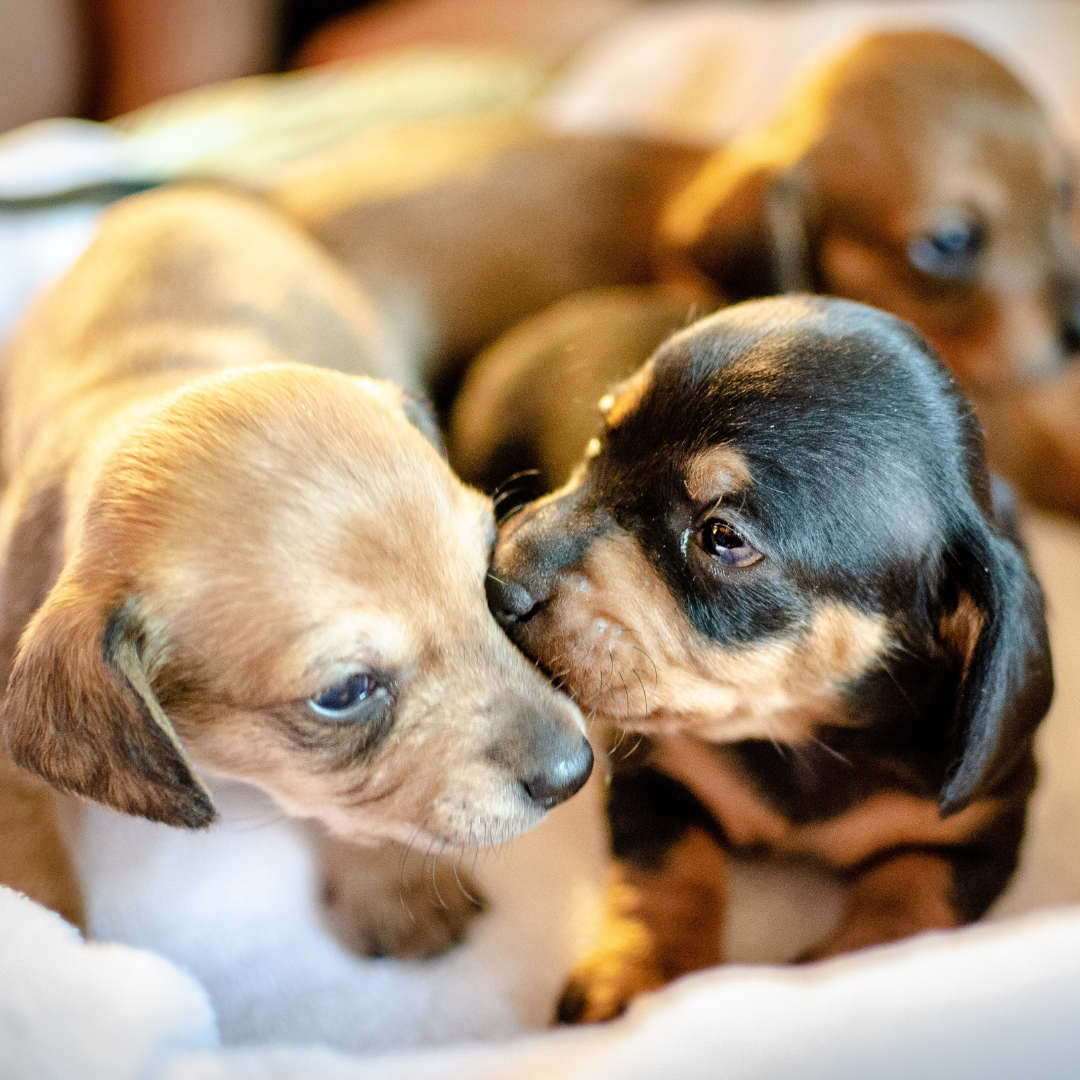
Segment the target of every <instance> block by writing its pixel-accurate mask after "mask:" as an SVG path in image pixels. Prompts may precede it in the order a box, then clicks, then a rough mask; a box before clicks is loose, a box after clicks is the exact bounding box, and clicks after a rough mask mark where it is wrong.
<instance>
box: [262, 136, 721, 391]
mask: <svg viewBox="0 0 1080 1080" xmlns="http://www.w3.org/2000/svg"><path fill="white" fill-rule="evenodd" d="M705 158H706V153H705V151H702V150H700V149H697V148H692V147H681V146H675V145H669V144H664V143H657V142H649V141H647V140H641V139H630V138H609V137H605V136H588V135H569V134H562V133H558V132H552V131H548V130H545V129H543V128H542V127H540V126H538V125H536V124H532V123H526V122H522V121H517V120H511V121H507V120H505V119H495V120H491V119H481V120H475V119H473V120H465V121H456V122H442V123H439V124H434V125H433V124H422V125H417V126H415V127H405V128H403V129H396V130H394V131H392V132H391V133H389V134H388V135H385V136H381V137H375V138H372V137H367V138H365V139H364V140H361V141H359V143H358V144H357V145H356V146H355V147H353V148H350V146H349V145H346V146H345V147H344V148H342V149H341V150H339V151H336V152H334V153H333V154H330V155H327V156H326V157H325V158H322V159H319V160H316V161H314V162H311V163H309V164H307V165H305V166H304V167H302V168H300V169H298V170H297V173H296V174H295V175H294V176H292V177H290V178H288V179H285V180H283V181H282V182H281V183H280V184H279V185H278V186H277V187H276V188H275V189H274V190H273V191H271V192H269V193H268V196H269V198H270V199H271V200H272V201H273V202H275V203H276V205H278V206H279V207H280V208H281V209H282V210H283V211H284V212H285V213H287V214H288V215H289V216H290V217H292V218H293V220H295V221H297V222H299V223H300V224H301V225H302V226H303V227H304V228H306V229H307V230H309V231H310V232H311V234H312V235H313V236H315V238H316V239H317V240H319V241H320V242H321V243H322V244H323V245H325V247H326V249H327V250H328V251H329V252H330V253H331V254H332V255H333V256H334V257H335V258H336V259H337V260H338V261H339V262H340V263H341V265H342V266H344V267H345V268H346V269H347V270H348V272H349V273H350V274H351V275H352V276H353V278H354V279H355V280H356V281H358V282H359V283H360V284H361V285H362V286H363V288H364V290H365V291H366V292H368V293H369V294H370V295H371V296H372V297H373V298H374V299H375V300H376V301H377V302H378V303H379V305H380V306H381V307H382V309H383V310H384V311H385V312H386V313H387V314H388V317H389V319H390V320H391V322H392V323H393V325H394V326H395V328H396V329H397V332H398V334H399V336H400V337H401V339H402V340H403V341H404V342H405V343H406V345H407V347H408V349H409V351H410V354H411V355H412V356H413V357H414V358H415V362H416V364H417V366H418V368H419V369H420V371H421V372H422V374H423V377H424V384H425V385H426V386H427V387H428V388H429V389H430V391H431V392H433V393H434V395H435V398H436V401H437V403H440V404H448V403H449V401H450V400H451V399H452V396H453V392H454V391H455V390H456V389H457V385H458V383H459V382H460V379H461V375H462V373H463V370H464V367H465V365H466V364H467V363H468V361H469V360H471V359H472V358H473V357H474V356H475V355H476V353H477V352H478V351H479V350H480V349H482V348H483V347H484V346H485V345H488V344H490V343H491V342H492V341H494V340H495V338H496V337H498V336H499V334H501V333H502V332H503V331H504V330H507V329H509V328H510V327H511V326H513V325H514V324H515V323H516V322H518V321H519V320H520V319H523V318H525V317H526V316H528V315H532V314H534V313H535V312H538V311H541V310H542V309H543V308H545V307H547V306H548V305H549V304H552V303H554V302H555V301H557V300H559V299H561V298H562V297H564V296H568V295H570V294H571V293H574V292H577V291H578V290H580V289H586V288H594V287H599V286H610V285H623V284H645V283H648V282H651V281H654V280H655V279H656V278H657V277H658V276H659V275H660V273H661V265H660V263H659V262H658V258H659V256H658V251H657V237H658V227H659V219H660V215H661V213H662V212H663V209H664V206H665V204H666V201H667V199H668V197H669V196H670V195H671V194H672V193H673V192H675V191H676V190H678V189H679V188H681V187H682V186H684V185H685V184H686V183H687V182H688V181H689V180H690V178H691V177H692V176H693V174H694V172H695V171H696V169H697V168H698V167H699V166H700V165H701V164H702V162H704V160H705Z"/></svg>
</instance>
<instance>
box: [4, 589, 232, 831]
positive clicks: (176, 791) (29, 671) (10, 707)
mask: <svg viewBox="0 0 1080 1080" xmlns="http://www.w3.org/2000/svg"><path fill="white" fill-rule="evenodd" d="M0 727H2V730H3V732H4V737H5V740H6V742H7V747H8V751H9V752H10V754H11V757H12V759H13V760H14V761H15V762H17V763H18V764H19V765H22V766H23V767H24V768H27V769H29V770H30V771H31V772H35V773H37V774H38V775H39V776H41V777H43V778H44V779H45V780H48V781H49V782H50V783H51V784H53V785H54V786H55V787H57V788H60V789H61V790H62V791H66V792H69V793H71V794H75V795H81V796H85V797H86V798H89V799H94V800H95V801H97V802H100V803H104V804H105V805H106V806H111V807H113V808H114V809H116V810H121V811H123V812H124V813H125V814H134V815H136V816H138V817H144V818H149V819H150V820H151V821H161V822H164V823H165V824H167V825H180V826H183V827H185V828H189V829H196V828H200V827H202V826H204V825H209V824H210V822H211V821H212V820H213V819H214V806H213V803H212V802H211V799H210V794H209V792H207V790H206V788H205V787H204V786H203V785H202V784H201V783H200V781H199V780H198V779H197V778H196V776H195V773H194V770H193V768H192V766H191V762H190V761H189V760H188V757H187V754H186V753H185V752H184V748H183V747H182V746H181V745H180V741H179V739H178V738H177V736H176V732H175V731H174V730H173V726H172V724H171V723H170V721H169V718H168V717H167V716H166V715H165V713H164V711H163V710H162V708H161V706H160V704H159V703H158V701H157V699H156V698H155V697H154V694H153V691H152V690H151V688H150V684H149V682H148V681H147V678H146V671H145V668H144V666H143V663H142V660H141V658H140V656H139V632H138V627H137V626H136V625H135V623H134V618H133V614H132V612H131V610H130V606H121V607H118V608H117V609H115V610H114V611H113V612H112V613H111V614H110V613H107V612H104V611H102V610H101V608H100V605H98V604H97V603H95V601H94V599H93V598H92V597H91V596H89V595H88V594H87V590H85V589H84V588H83V587H82V586H80V585H79V584H76V583H65V582H64V581H63V580H61V581H60V582H59V583H57V585H56V587H55V588H54V589H53V590H52V592H51V593H50V594H49V597H48V599H47V600H46V601H45V603H44V604H43V605H42V607H41V609H40V610H39V611H38V612H37V614H36V615H35V616H34V618H33V619H32V620H31V622H30V624H29V626H28V627H27V628H26V631H25V632H24V634H23V636H22V639H21V641H20V643H19V650H18V654H17V655H16V659H15V666H14V669H13V671H12V674H11V680H10V682H9V684H8V693H7V697H6V698H5V700H4V703H3V707H2V709H0Z"/></svg>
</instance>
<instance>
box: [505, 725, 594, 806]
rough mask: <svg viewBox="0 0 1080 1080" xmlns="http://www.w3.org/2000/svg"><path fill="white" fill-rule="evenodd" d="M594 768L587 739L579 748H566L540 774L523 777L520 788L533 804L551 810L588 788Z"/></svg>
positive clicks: (582, 740)
mask: <svg viewBox="0 0 1080 1080" xmlns="http://www.w3.org/2000/svg"><path fill="white" fill-rule="evenodd" d="M592 767H593V752H592V747H591V746H590V745H589V740H588V739H585V738H582V739H581V740H580V741H579V742H578V744H577V745H576V746H567V747H566V748H565V751H564V752H562V753H560V754H559V755H558V756H556V757H554V758H552V760H550V761H548V762H545V764H544V766H543V767H542V768H541V769H540V771H538V772H537V773H535V774H534V775H532V776H529V777H526V778H524V779H523V780H522V781H521V786H522V787H523V788H524V789H525V794H526V795H528V796H529V798H530V799H532V801H533V802H534V803H536V804H537V805H538V806H542V807H543V808H544V809H545V810H550V809H551V808H552V807H553V806H558V805H559V803H561V802H566V800H567V799H569V798H570V796H571V795H575V794H577V792H579V791H580V790H581V789H582V788H583V787H584V786H585V781H586V780H588V779H589V774H590V773H591V772H592Z"/></svg>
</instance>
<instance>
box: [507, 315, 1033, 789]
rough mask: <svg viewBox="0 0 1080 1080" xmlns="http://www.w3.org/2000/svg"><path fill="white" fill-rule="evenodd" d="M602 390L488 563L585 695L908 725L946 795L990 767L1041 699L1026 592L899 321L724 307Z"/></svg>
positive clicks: (604, 703) (807, 719) (742, 720)
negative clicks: (578, 434) (576, 436)
mask: <svg viewBox="0 0 1080 1080" xmlns="http://www.w3.org/2000/svg"><path fill="white" fill-rule="evenodd" d="M602 405H603V407H604V409H605V410H606V415H605V424H604V429H603V433H602V435H601V436H600V438H599V439H598V440H595V441H594V443H593V444H592V447H591V450H592V453H591V456H590V457H589V458H588V459H587V460H586V462H585V463H583V465H582V466H581V467H580V469H579V471H578V473H577V474H576V475H575V477H574V478H573V479H572V480H571V481H570V482H569V483H568V485H567V486H566V487H565V488H563V489H561V490H560V491H558V492H556V493H554V494H553V495H551V496H549V497H547V498H546V499H543V500H541V501H539V502H537V503H534V504H533V505H532V506H531V507H529V508H527V509H526V510H524V511H523V512H521V513H520V514H518V515H517V516H516V517H513V518H511V519H510V521H509V522H508V523H507V524H506V526H505V527H504V530H503V533H502V536H501V537H500V540H499V544H498V546H497V548H496V553H495V557H494V560H493V565H492V575H491V577H490V578H489V584H488V592H489V597H490V599H491V602H492V606H493V609H494V610H495V611H496V614H497V615H498V617H499V618H500V620H501V621H502V622H503V623H504V625H506V626H507V628H508V631H509V632H510V634H511V636H512V637H513V638H514V640H515V641H517V642H518V643H519V644H520V645H521V646H522V648H523V649H524V650H525V651H526V652H528V653H529V654H531V655H533V656H535V657H536V658H537V660H538V661H539V662H540V663H541V665H542V666H543V667H545V668H546V669H547V670H548V671H549V672H550V673H551V674H552V675H553V676H556V677H558V678H559V679H561V680H563V681H564V682H565V684H566V685H568V686H569V687H570V688H571V689H572V690H573V691H574V693H575V695H576V699H577V700H578V702H579V703H580V704H581V706H582V708H583V709H584V710H585V711H589V710H595V712H596V713H597V715H598V716H600V717H601V718H604V719H607V720H609V721H613V722H614V723H616V724H618V725H620V726H622V727H624V728H631V729H638V730H643V731H649V732H671V733H674V732H686V733H689V734H693V735H696V736H699V737H701V738H704V739H706V740H709V741H731V740H736V739H742V738H771V739H774V740H776V741H778V742H788V743H792V744H798V743H799V742H801V741H803V740H805V739H807V738H809V737H811V736H812V733H813V731H814V730H815V729H816V728H819V727H821V726H834V725H839V726H866V727H869V726H872V725H879V726H883V727H893V728H895V734H896V737H897V738H898V739H899V740H900V741H901V743H902V742H904V740H910V738H911V732H912V731H914V730H919V731H923V732H926V734H925V735H924V736H920V738H923V737H924V738H925V739H927V740H928V742H929V746H928V751H927V756H928V757H929V758H930V759H932V760H936V761H937V764H938V773H937V777H936V779H935V780H934V783H936V784H937V786H938V789H939V790H940V791H941V792H942V796H943V799H944V800H945V802H946V805H947V806H948V807H949V808H959V807H960V806H962V805H964V804H965V802H966V801H967V800H969V799H971V798H972V797H974V796H975V795H976V794H977V793H978V792H980V791H983V790H986V789H987V786H988V785H990V786H992V785H993V784H994V783H995V782H996V780H997V779H999V778H1000V776H1001V775H1002V773H1003V772H1004V771H1008V770H1009V769H1010V768H1011V766H1012V765H1013V764H1014V761H1015V759H1016V755H1018V754H1019V753H1021V752H1022V751H1023V750H1024V749H1026V747H1027V745H1028V744H1027V742H1026V741H1025V740H1026V739H1028V737H1029V736H1030V733H1031V731H1032V729H1033V727H1034V725H1035V724H1036V723H1037V722H1038V721H1039V719H1041V717H1042V715H1043V713H1045V711H1046V708H1047V707H1048V704H1049V693H1050V689H1051V678H1050V672H1049V653H1048V648H1047V642H1046V629H1045V624H1044V621H1043V615H1042V603H1041V597H1040V593H1039V589H1038V586H1037V584H1036V582H1035V581H1034V579H1033V577H1032V576H1031V574H1030V572H1029V570H1028V568H1027V566H1026V565H1025V562H1024V560H1023V557H1022V556H1021V554H1020V552H1019V551H1018V549H1017V548H1016V546H1015V545H1014V544H1013V543H1012V542H1011V541H1010V540H1009V539H1008V538H1007V537H1005V536H1004V535H1002V534H1001V533H1000V532H999V530H998V527H997V525H996V524H995V520H994V511H993V507H992V501H991V494H990V487H989V481H988V478H987V473H986V469H985V465H984V463H983V459H982V453H981V436H980V433H979V430H978V427H977V424H976V423H975V421H974V419H973V418H972V416H971V414H970V412H969V410H968V409H967V407H966V406H965V404H964V403H963V402H962V400H961V399H960V397H959V396H958V394H957V392H956V391H955V389H954V387H953V384H952V381H951V380H950V378H949V376H948V374H947V373H946V372H945V371H944V369H943V368H942V367H941V365H940V363H939V362H938V361H937V360H936V358H935V357H934V356H933V355H932V353H930V351H929V349H928V347H927V346H926V344H925V342H924V341H923V340H922V339H921V338H920V337H919V335H918V334H917V333H915V332H914V331H913V330H912V329H911V328H910V327H909V326H907V325H906V324H904V323H902V322H900V321H899V320H897V319H895V318H892V317H891V316H888V315H885V314H883V313H881V312H878V311H874V310H872V309H870V308H865V307H863V306H862V305H858V304H852V303H849V302H846V301H836V300H834V301H828V300H821V299H808V298H790V299H778V300H766V301H757V302H753V303H747V304H742V305H738V306H736V307H734V308H729V309H726V310H724V311H722V312H720V313H719V314H717V315H715V316H712V317H711V318H708V319H705V320H703V321H701V322H699V323H697V324H695V325H694V326H693V327H691V328H689V329H688V330H686V331H684V332H682V333H680V334H677V335H676V336H675V337H673V338H671V339H670V340H669V341H668V342H667V343H666V344H665V345H664V346H662V347H661V348H660V350H659V351H658V352H657V353H656V354H655V355H654V357H653V358H652V359H651V360H650V361H649V363H648V364H646V366H645V367H644V368H643V369H642V370H641V371H639V372H638V373H637V374H636V375H635V376H633V377H632V378H631V379H630V380H629V381H628V382H627V383H626V384H624V386H623V387H622V389H621V390H620V391H619V392H618V393H617V394H615V395H614V396H613V397H612V398H611V399H610V400H607V401H605V402H604V403H602ZM901 676H902V677H903V678H904V679H905V680H907V681H909V682H910V683H911V684H912V685H913V686H914V687H915V688H916V689H915V690H914V691H913V692H912V693H911V694H907V693H906V692H901V691H899V690H897V688H896V687H897V685H898V683H897V682H896V681H894V679H900V678H901ZM905 685H906V683H905Z"/></svg>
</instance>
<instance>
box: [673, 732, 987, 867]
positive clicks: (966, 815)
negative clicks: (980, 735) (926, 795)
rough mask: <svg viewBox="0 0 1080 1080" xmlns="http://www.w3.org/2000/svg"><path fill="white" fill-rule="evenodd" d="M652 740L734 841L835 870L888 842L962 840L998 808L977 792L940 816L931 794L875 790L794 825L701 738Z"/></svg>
mask: <svg viewBox="0 0 1080 1080" xmlns="http://www.w3.org/2000/svg"><path fill="white" fill-rule="evenodd" d="M654 745H655V754H656V759H657V764H658V766H659V767H660V768H661V769H662V770H663V771H664V772H665V773H667V774H668V775H669V776H672V777H674V778H675V779H677V780H680V781H681V782H682V783H683V784H685V785H686V786H687V787H688V788H689V789H690V790H691V791H692V792H693V793H694V794H695V795H696V796H697V797H698V799H700V800H701V802H702V803H703V804H704V805H705V806H706V807H708V809H709V811H710V812H711V813H712V814H713V815H714V816H715V818H716V820H717V821H718V822H719V823H720V824H721V825H722V826H723V829H724V833H725V835H726V836H727V837H728V839H729V840H730V841H731V843H732V844H733V845H734V846H735V847H745V848H761V849H764V850H767V851H770V852H773V853H775V854H778V855H802V856H808V857H811V858H815V859H820V860H822V861H824V862H826V863H828V864H829V865H830V866H833V867H836V868H839V869H846V868H849V867H853V866H857V865H858V864H859V863H861V862H863V861H865V860H866V859H868V858H870V856H872V855H873V854H874V853H875V852H878V851H885V850H888V849H889V848H894V847H902V846H906V845H911V846H927V847H930V846H936V845H942V846H947V845H949V844H960V843H963V842H964V841H966V840H968V839H970V837H971V836H972V835H973V834H974V833H976V832H977V831H978V829H979V828H980V826H982V825H984V824H986V823H988V822H989V821H990V820H991V819H992V818H993V817H994V816H995V815H996V814H997V813H999V811H1000V807H999V805H998V803H997V802H996V801H994V800H991V799H984V800H981V801H979V802H976V803H972V804H971V806H968V807H966V808H965V809H964V810H961V811H960V812H959V813H957V814H952V815H950V816H949V817H946V818H943V817H942V816H941V812H940V810H939V808H938V803H937V800H936V799H919V798H916V797H915V796H913V795H905V794H903V793H902V792H899V791H881V792H878V793H877V794H875V795H871V796H870V797H869V798H867V799H864V800H863V801H862V802H859V803H857V804H856V805H855V806H853V807H852V808H851V809H849V810H846V811H845V812H844V813H842V814H839V815H837V816H835V817H831V818H828V819H827V820H825V821H821V822H813V823H811V824H807V825H796V824H794V823H793V822H791V821H789V820H788V819H787V818H785V817H784V816H783V815H781V814H779V813H777V812H776V811H775V810H773V809H771V808H770V807H769V806H768V805H767V804H766V803H765V801H764V800H763V799H762V798H761V797H760V796H759V795H758V794H757V793H756V792H755V791H754V790H753V788H752V787H751V786H750V784H749V783H748V782H747V780H746V779H745V778H744V777H743V776H742V775H741V774H740V773H739V772H738V770H737V769H735V768H733V767H732V765H731V764H730V762H729V761H728V760H726V759H725V758H724V757H722V756H719V755H717V754H716V753H715V752H714V750H713V749H712V748H710V747H709V746H708V744H706V743H704V742H702V741H700V740H697V739H693V738H690V737H687V736H675V737H661V738H658V739H656V740H655V743H654Z"/></svg>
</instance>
